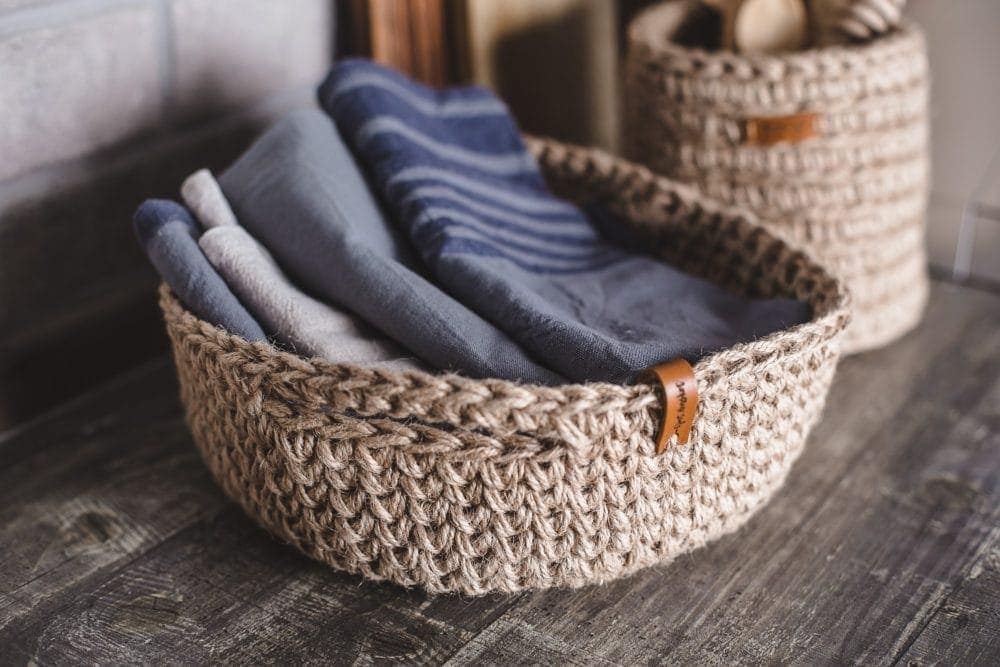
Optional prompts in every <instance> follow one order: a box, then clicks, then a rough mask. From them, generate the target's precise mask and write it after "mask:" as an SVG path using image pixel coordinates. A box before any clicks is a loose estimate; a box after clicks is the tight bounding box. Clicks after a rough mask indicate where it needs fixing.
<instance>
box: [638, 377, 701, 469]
mask: <svg viewBox="0 0 1000 667" xmlns="http://www.w3.org/2000/svg"><path fill="white" fill-rule="evenodd" d="M643 377H644V378H645V379H646V380H649V381H654V382H658V383H659V384H660V386H661V387H662V388H663V421H662V422H661V423H660V432H659V433H658V434H657V436H656V453H657V454H662V453H663V451H664V450H665V449H666V448H667V442H669V441H670V439H671V438H672V437H674V436H675V435H676V436H677V444H679V445H683V444H686V443H687V441H688V438H689V437H690V436H691V424H692V423H693V422H694V415H695V412H696V411H697V409H698V383H697V382H696V381H695V377H694V369H693V368H691V364H689V363H688V362H687V361H685V360H684V359H673V360H671V361H666V362H664V363H662V364H657V365H656V366H653V367H652V368H650V369H649V370H647V371H646V372H645V373H644V375H643Z"/></svg>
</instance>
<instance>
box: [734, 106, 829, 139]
mask: <svg viewBox="0 0 1000 667" xmlns="http://www.w3.org/2000/svg"><path fill="white" fill-rule="evenodd" d="M818 120H819V114H816V113H812V112H809V113H796V114H792V115H790V116H765V117H761V118H748V119H747V120H746V143H747V144H748V145H750V146H771V145H773V144H777V143H781V142H783V141H785V142H790V143H798V142H800V141H805V140H806V139H812V138H813V137H816V136H818V135H819V123H818V122H817V121H818Z"/></svg>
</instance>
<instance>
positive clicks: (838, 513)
mask: <svg viewBox="0 0 1000 667" xmlns="http://www.w3.org/2000/svg"><path fill="white" fill-rule="evenodd" d="M175 396H176V385H175V382H174V379H173V374H172V368H171V366H170V364H169V361H167V360H162V361H160V362H157V363H155V364H152V365H149V366H146V367H144V368H140V369H138V370H136V371H135V372H134V373H132V374H130V375H128V376H125V377H122V378H120V379H119V380H117V381H116V382H115V383H114V384H112V385H110V386H107V387H105V388H104V389H102V390H101V391H99V392H97V393H93V394H90V395H88V396H85V397H83V398H81V399H79V400H77V401H76V402H74V403H72V404H70V405H67V406H64V407H63V408H62V409H60V410H59V411H57V412H55V413H51V414H49V415H46V416H45V417H44V418H42V419H38V420H36V421H35V422H33V423H31V424H29V425H28V426H26V427H24V428H22V429H20V430H19V431H17V432H14V433H8V434H7V435H5V436H2V438H0V455H2V457H3V461H4V464H5V465H4V466H3V468H2V469H0V562H2V564H3V567H2V568H0V647H2V648H0V655H3V656H4V662H5V663H7V662H10V663H27V662H34V663H38V664H49V663H65V662H98V663H106V662H140V661H142V662H162V661H169V662H180V663H193V662H206V661H226V662H251V663H259V662H270V663H275V662H277V663H287V662H305V661H311V662H333V663H338V664H341V663H342V664H348V663H355V662H361V663H371V662H376V663H391V662H406V663H430V664H440V663H445V662H451V663H454V664H462V663H561V664H562V663H565V664H622V663H636V662H671V663H677V662H680V663H684V662H696V663H733V662H739V663H761V662H764V663H778V662H780V663H785V662H793V663H801V664H825V663H844V662H862V663H874V664H894V663H903V664H911V663H915V664H920V663H935V662H941V663H944V664H997V663H998V662H1000V296H998V295H996V294H991V293H988V292H984V291H978V290H974V289H968V288H960V287H955V286H951V285H946V284H940V283H939V284H937V285H936V286H935V289H934V293H933V298H932V302H931V306H930V309H929V311H928V314H927V319H926V321H925V323H924V325H923V326H922V327H921V328H920V329H919V330H918V331H917V332H915V333H913V334H911V335H910V336H907V337H906V338H905V339H904V340H902V341H900V342H898V343H896V344H894V345H892V346H890V347H889V348H887V349H884V350H881V351H877V352H872V353H868V354H864V355H861V356H858V357H854V358H850V359H847V360H845V361H844V362H843V363H842V365H841V369H840V371H839V373H838V376H837V379H836V381H835V384H834V387H833V390H832V392H831V394H830V398H829V401H828V407H827V411H826V415H825V417H824V420H823V422H822V423H821V424H820V425H819V426H818V427H817V429H816V431H815V432H814V434H813V436H812V438H811V440H810V443H809V445H808V447H807V449H806V452H805V453H804V454H803V456H802V458H801V459H800V461H799V462H798V463H797V464H796V466H795V467H794V469H793V470H792V473H791V475H790V476H789V479H788V482H787V484H786V486H785V487H784V489H783V490H782V491H781V492H780V494H779V495H778V496H777V497H776V498H775V499H774V500H773V501H772V502H771V503H770V504H769V505H768V506H767V507H765V508H764V509H763V510H762V511H761V512H760V513H759V514H758V515H757V516H756V517H755V518H754V519H753V520H752V521H751V522H750V523H749V524H748V525H747V526H746V527H745V528H744V529H742V530H740V531H739V532H738V533H736V534H735V535H732V536H729V537H726V538H724V539H722V540H719V541H718V542H716V543H714V544H711V545H709V546H708V547H706V548H704V549H701V550H699V551H696V552H694V553H692V554H690V555H688V556H685V557H683V558H681V559H678V560H677V561H675V562H674V563H672V564H670V565H665V566H660V567H656V568H651V569H649V570H646V571H644V572H641V573H639V574H638V575H636V576H634V577H631V578H629V579H625V580H622V581H618V582H614V583H612V584H609V585H606V586H600V587H590V588H584V589H580V590H575V591H547V592H540V593H526V594H521V595H514V596H505V595H495V596H488V597H485V598H477V599H468V598H461V597H457V596H439V597H430V596H427V595H424V594H423V593H421V592H420V591H418V590H403V589H400V588H397V587H395V586H392V585H388V584H371V583H367V582H363V581H362V580H360V579H358V578H356V577H352V576H349V575H345V574H341V573H336V572H332V571H330V570H328V569H326V568H325V567H323V566H321V565H318V564H315V563H312V562H311V561H309V560H307V559H306V558H304V557H302V556H299V555H298V554H297V553H296V552H294V551H293V550H291V549H290V548H288V547H286V546H284V545H281V544H279V543H277V542H275V541H274V540H272V539H270V538H269V537H268V536H267V535H266V534H265V533H263V531H261V530H259V529H258V528H256V527H255V526H254V524H253V523H252V522H251V521H250V520H249V519H247V518H245V517H244V516H243V514H242V513H241V512H240V511H239V510H238V509H237V508H236V507H235V506H233V505H232V504H230V503H228V502H227V501H226V500H225V498H224V497H223V496H222V494H221V493H220V492H219V491H217V490H216V488H215V487H214V485H213V484H212V482H211V480H210V478H209V476H208V474H207V472H206V471H205V469H204V467H203V466H202V465H201V463H200V461H199V459H198V457H197V454H196V452H195V449H194V446H193V444H192V443H191V441H190V437H189V435H188V434H187V431H186V430H185V427H184V424H183V419H182V416H181V412H180V407H179V405H178V403H177V400H176V398H175Z"/></svg>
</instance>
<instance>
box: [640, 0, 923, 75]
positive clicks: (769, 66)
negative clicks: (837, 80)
mask: <svg viewBox="0 0 1000 667" xmlns="http://www.w3.org/2000/svg"><path fill="white" fill-rule="evenodd" d="M689 4H690V3H688V2H686V0H668V1H667V2H660V3H657V4H654V5H652V6H650V7H647V8H645V9H643V10H642V11H640V12H639V13H638V14H636V16H635V17H634V18H633V19H632V21H631V22H630V23H629V26H628V31H627V33H628V34H627V41H628V43H629V44H630V45H632V46H641V47H642V48H643V49H645V50H646V52H647V53H648V54H649V57H664V58H671V59H673V60H675V61H676V62H678V63H679V62H687V63H689V64H690V63H695V64H697V65H703V66H705V67H706V69H711V70H713V72H714V70H716V69H721V70H723V71H726V72H729V73H732V74H733V75H735V76H738V77H740V78H756V77H758V76H760V75H761V74H763V73H766V74H768V75H769V77H771V78H782V77H784V76H786V75H787V72H788V71H790V70H791V71H794V70H803V71H808V72H815V71H816V70H817V64H818V63H823V62H831V63H834V62H835V63H838V64H840V65H848V64H850V63H853V62H856V61H860V60H865V61H868V60H871V59H880V58H889V57H893V56H895V55H896V53H897V52H898V51H899V48H900V46H901V45H902V44H904V43H906V42H912V41H914V40H921V41H922V40H923V33H922V31H921V30H920V28H919V26H917V24H916V23H914V22H913V21H911V20H910V19H908V18H905V17H904V18H902V19H901V20H900V22H899V23H898V24H897V25H896V26H894V27H892V28H891V29H890V30H889V31H888V32H886V33H885V34H884V35H881V36H880V37H879V38H878V39H873V40H869V41H866V42H853V41H848V42H844V43H836V44H827V45H823V46H811V47H809V48H806V49H802V50H798V51H786V52H781V53H752V54H746V53H736V52H733V51H728V50H723V49H720V50H709V49H706V48H704V47H699V46H685V45H683V44H679V43H677V42H676V41H674V40H673V39H672V37H671V34H670V33H669V31H668V29H667V26H668V25H669V24H670V19H674V18H676V17H677V15H678V12H679V11H683V5H689ZM748 65H749V66H750V68H749V69H747V66H748ZM714 75H715V74H714V73H713V76H714Z"/></svg>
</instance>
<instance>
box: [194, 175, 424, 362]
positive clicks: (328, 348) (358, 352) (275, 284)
mask: <svg viewBox="0 0 1000 667" xmlns="http://www.w3.org/2000/svg"><path fill="white" fill-rule="evenodd" d="M181 194H182V196H183V198H184V201H185V203H187V205H188V206H189V207H191V208H192V209H194V210H195V211H196V212H197V214H198V216H199V219H200V220H201V223H202V224H203V225H204V226H205V227H206V228H207V231H206V232H205V233H203V234H202V235H201V238H199V239H198V245H199V246H201V249H202V251H203V252H204V253H205V256H206V257H208V261H209V262H210V263H211V264H212V266H213V267H215V270H216V271H218V272H219V274H220V275H221V276H222V277H223V279H224V280H225V281H226V283H227V284H228V285H229V287H230V289H232V290H233V292H235V293H236V295H237V296H238V297H239V298H240V300H241V301H242V302H243V304H244V305H245V306H246V307H247V308H248V309H249V310H250V312H252V313H253V314H254V316H255V317H256V318H257V319H258V321H259V322H260V323H261V324H262V325H263V327H264V329H265V330H266V331H267V333H268V335H271V336H274V337H275V338H276V339H277V340H278V341H280V342H281V343H282V344H283V345H285V346H287V347H288V348H290V349H291V350H293V351H295V352H296V353H298V354H302V355H304V356H316V357H323V358H324V359H327V360H329V361H332V362H335V363H349V364H358V365H361V366H377V367H379V368H386V369H393V370H413V369H423V368H424V367H423V366H422V365H421V364H420V362H419V361H418V360H417V359H415V358H414V357H407V356H406V355H405V353H404V352H403V351H402V350H401V349H400V348H399V347H397V346H396V345H395V344H393V343H392V342H391V341H389V340H388V339H386V338H384V337H382V336H381V335H379V334H378V333H376V332H375V331H374V330H372V329H371V328H370V327H368V326H366V325H365V324H364V323H363V322H361V321H360V320H358V319H357V318H356V317H354V316H353V315H350V314H348V313H345V312H343V311H340V310H337V309H335V308H333V307H331V306H329V305H327V304H325V303H323V302H321V301H317V300H316V299H314V298H312V297H311V296H309V295H308V294H305V293H304V292H302V291H301V290H299V289H298V288H297V287H296V286H295V285H293V284H292V283H291V281H289V279H288V278H287V277H286V276H285V274H284V273H283V272H282V271H281V268H280V267H279V266H278V264H277V262H275V261H274V258H273V257H271V254H270V253H269V252H268V251H267V249H266V248H265V247H264V246H262V245H261V244H260V243H259V242H257V240H256V239H254V238H253V237H252V236H250V234H249V233H248V232H247V231H246V230H245V229H244V228H243V227H241V226H240V225H239V224H237V222H236V217H235V216H234V215H233V212H232V209H231V208H230V206H229V203H228V202H227V201H226V198H225V196H224V195H223V194H222V191H221V190H220V189H219V186H218V184H217V183H216V182H215V179H214V178H213V177H212V175H211V174H210V173H209V172H208V171H206V170H202V171H200V172H198V173H197V174H195V175H194V176H192V177H191V178H189V179H188V180H187V181H185V182H184V188H183V189H182V191H181ZM202 216H204V217H202Z"/></svg>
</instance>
